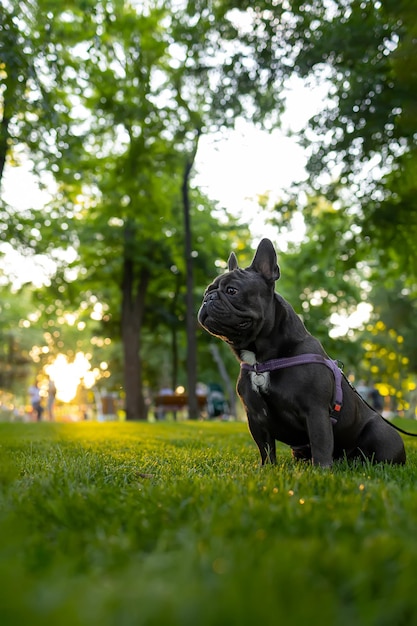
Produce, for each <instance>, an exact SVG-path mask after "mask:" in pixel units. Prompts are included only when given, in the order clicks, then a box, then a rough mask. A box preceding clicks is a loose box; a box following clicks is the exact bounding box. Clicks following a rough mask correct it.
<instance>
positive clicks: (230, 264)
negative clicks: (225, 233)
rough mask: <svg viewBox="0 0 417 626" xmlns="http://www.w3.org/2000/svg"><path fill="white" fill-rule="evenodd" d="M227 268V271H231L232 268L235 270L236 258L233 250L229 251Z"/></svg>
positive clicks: (236, 265)
mask: <svg viewBox="0 0 417 626" xmlns="http://www.w3.org/2000/svg"><path fill="white" fill-rule="evenodd" d="M227 268H228V270H229V272H233V270H237V268H238V263H237V258H236V255H235V253H234V252H231V253H230V256H229V260H228V261H227Z"/></svg>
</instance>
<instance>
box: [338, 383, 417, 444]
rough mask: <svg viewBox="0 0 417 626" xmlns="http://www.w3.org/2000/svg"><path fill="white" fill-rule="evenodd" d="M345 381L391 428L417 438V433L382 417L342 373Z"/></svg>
mask: <svg viewBox="0 0 417 626" xmlns="http://www.w3.org/2000/svg"><path fill="white" fill-rule="evenodd" d="M342 374H343V377H344V379H345V380H346V382H347V383H348V385H349V386H350V387H351V388H352V389H353V391H354V392H355V393H356V395H357V396H359V398H360V399H361V400H362V402H364V403H365V404H366V406H368V407H369V408H370V409H372V411H374V412H375V413H378V415H379V417H380V418H381V419H382V420H384V422H386V423H387V424H389V426H391V427H392V428H395V430H398V432H399V433H402V434H403V435H407V437H417V433H410V432H409V431H408V430H404V429H402V428H400V427H399V426H396V425H395V424H393V423H392V422H390V421H389V420H387V419H386V418H385V417H384V416H383V415H381V413H379V411H377V410H376V409H375V408H374V407H373V406H371V405H370V404H369V402H367V401H366V400H365V398H363V397H362V396H361V394H360V393H359V391H358V390H357V389H356V388H355V387H354V386H353V385H352V383H351V382H350V380H349V379H348V378H347V376H346V375H345V374H344V373H343V372H342Z"/></svg>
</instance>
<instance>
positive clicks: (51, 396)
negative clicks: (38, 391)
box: [47, 378, 56, 422]
mask: <svg viewBox="0 0 417 626" xmlns="http://www.w3.org/2000/svg"><path fill="white" fill-rule="evenodd" d="M55 396H56V387H55V383H54V381H53V380H52V378H50V379H49V383H48V403H47V410H48V419H49V420H50V421H51V422H52V421H53V420H54V404H55Z"/></svg>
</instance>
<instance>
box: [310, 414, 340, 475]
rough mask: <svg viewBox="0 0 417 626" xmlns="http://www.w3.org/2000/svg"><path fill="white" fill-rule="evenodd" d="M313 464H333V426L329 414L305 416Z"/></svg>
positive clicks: (322, 465) (328, 465)
mask: <svg viewBox="0 0 417 626" xmlns="http://www.w3.org/2000/svg"><path fill="white" fill-rule="evenodd" d="M307 428H308V434H309V439H310V445H311V457H312V462H313V465H319V466H321V467H331V466H332V464H333V448H334V440H333V426H332V423H331V421H330V417H329V414H328V413H327V412H325V413H317V412H316V413H314V414H311V415H309V416H308V418H307Z"/></svg>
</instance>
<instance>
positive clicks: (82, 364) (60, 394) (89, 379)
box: [45, 352, 100, 402]
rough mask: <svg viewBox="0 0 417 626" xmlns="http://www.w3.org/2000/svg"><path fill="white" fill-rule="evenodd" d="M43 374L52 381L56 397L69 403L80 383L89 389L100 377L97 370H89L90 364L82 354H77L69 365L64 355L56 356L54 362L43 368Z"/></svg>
mask: <svg viewBox="0 0 417 626" xmlns="http://www.w3.org/2000/svg"><path fill="white" fill-rule="evenodd" d="M45 372H46V374H47V375H48V376H49V377H50V378H51V379H52V380H53V381H54V383H55V387H56V390H57V393H56V397H57V399H58V400H61V401H62V402H70V401H71V400H73V399H74V398H75V395H76V393H77V389H78V386H79V384H80V382H81V381H82V382H83V384H84V386H85V387H86V388H87V389H90V388H91V387H92V386H93V385H94V384H95V382H96V380H97V379H98V377H99V376H100V372H99V371H98V370H96V369H94V370H92V369H91V364H90V362H89V360H88V359H87V357H86V355H85V354H84V353H83V352H77V354H76V355H75V359H74V361H72V362H71V363H70V362H68V359H67V357H66V356H65V355H64V354H58V356H57V357H56V359H55V361H54V362H53V363H51V364H50V365H47V366H46V367H45Z"/></svg>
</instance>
